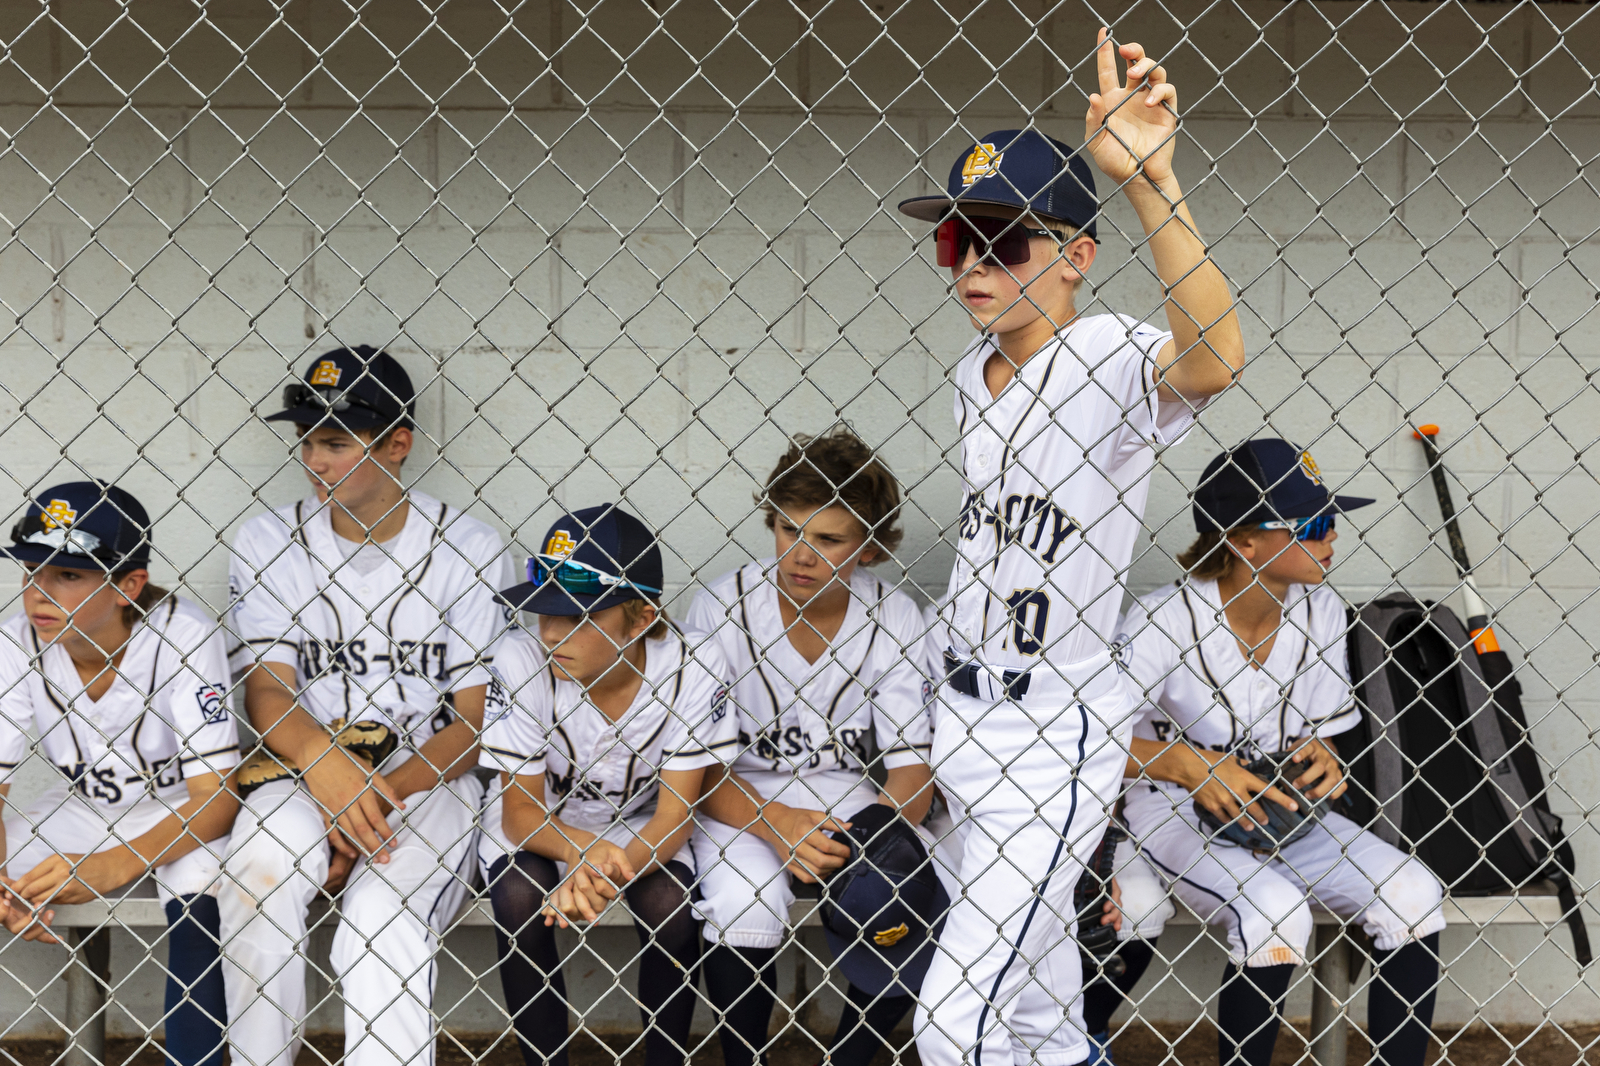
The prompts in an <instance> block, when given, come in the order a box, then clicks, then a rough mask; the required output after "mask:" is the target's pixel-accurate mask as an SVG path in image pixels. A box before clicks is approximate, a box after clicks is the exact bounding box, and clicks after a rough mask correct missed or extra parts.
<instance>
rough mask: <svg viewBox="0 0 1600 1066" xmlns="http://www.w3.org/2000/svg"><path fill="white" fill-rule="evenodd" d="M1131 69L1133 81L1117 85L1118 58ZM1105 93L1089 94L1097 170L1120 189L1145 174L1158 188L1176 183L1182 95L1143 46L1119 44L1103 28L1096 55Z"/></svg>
mask: <svg viewBox="0 0 1600 1066" xmlns="http://www.w3.org/2000/svg"><path fill="white" fill-rule="evenodd" d="M1119 53H1120V54H1121V55H1122V58H1123V59H1124V60H1126V61H1127V64H1128V81H1127V84H1126V85H1122V84H1120V83H1119V82H1118V80H1117V55H1118V54H1119ZM1095 62H1096V66H1097V67H1098V69H1099V74H1100V91H1099V92H1097V93H1090V94H1089V113H1088V114H1087V115H1086V116H1085V117H1084V131H1083V138H1084V141H1085V143H1087V144H1088V146H1089V151H1090V152H1091V154H1093V156H1094V162H1095V165H1096V166H1098V167H1099V168H1100V170H1101V171H1102V172H1103V173H1104V174H1105V175H1106V177H1108V178H1110V179H1112V180H1113V181H1115V182H1116V183H1117V184H1119V185H1121V184H1125V183H1126V182H1127V181H1128V180H1129V179H1131V178H1133V177H1135V176H1136V175H1138V174H1139V173H1140V171H1141V170H1142V171H1143V173H1144V176H1145V178H1147V179H1148V180H1149V181H1150V182H1151V183H1152V184H1156V185H1160V184H1162V183H1163V182H1166V181H1169V180H1170V179H1171V178H1172V152H1173V149H1174V147H1176V144H1177V137H1176V135H1175V134H1176V131H1177V129H1178V114H1177V112H1178V90H1176V89H1174V88H1173V87H1172V85H1171V84H1170V83H1169V82H1168V81H1167V72H1166V71H1165V70H1164V69H1163V68H1161V67H1159V66H1157V65H1156V61H1155V60H1153V59H1151V58H1149V57H1148V56H1146V55H1145V54H1144V47H1143V46H1142V45H1139V44H1131V43H1130V44H1124V45H1113V44H1112V43H1111V31H1110V30H1109V29H1106V28H1105V27H1103V26H1102V27H1101V29H1100V44H1099V48H1098V49H1097V51H1096V52H1095Z"/></svg>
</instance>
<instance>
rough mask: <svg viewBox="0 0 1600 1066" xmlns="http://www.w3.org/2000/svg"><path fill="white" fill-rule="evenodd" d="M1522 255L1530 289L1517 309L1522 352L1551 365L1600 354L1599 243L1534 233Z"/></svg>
mask: <svg viewBox="0 0 1600 1066" xmlns="http://www.w3.org/2000/svg"><path fill="white" fill-rule="evenodd" d="M1521 255H1522V262H1521V267H1520V272H1519V281H1520V282H1521V288H1522V291H1523V292H1524V293H1525V294H1526V295H1524V296H1523V304H1522V306H1521V308H1520V309H1519V311H1518V314H1517V350H1518V352H1519V354H1521V355H1523V356H1525V357H1527V358H1529V359H1539V360H1540V361H1541V362H1546V361H1548V362H1549V363H1550V364H1551V365H1560V364H1563V363H1567V362H1569V361H1574V360H1581V359H1584V358H1586V357H1591V356H1594V355H1596V354H1600V344H1597V343H1596V341H1595V336H1596V331H1595V329H1594V323H1595V305H1596V300H1597V299H1600V297H1597V295H1596V294H1597V293H1600V249H1597V248H1595V247H1593V246H1591V245H1588V244H1580V245H1577V246H1575V247H1569V246H1568V245H1566V244H1565V243H1564V242H1557V241H1550V240H1532V239H1530V240H1527V241H1524V242H1523V244H1522V248H1521ZM1575 365H1581V364H1575Z"/></svg>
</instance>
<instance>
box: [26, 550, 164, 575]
mask: <svg viewBox="0 0 1600 1066" xmlns="http://www.w3.org/2000/svg"><path fill="white" fill-rule="evenodd" d="M0 555H9V556H10V557H11V558H13V559H15V560H16V561H17V562H19V563H35V564H38V565H41V566H59V567H63V568H65V569H67V570H95V571H98V572H100V573H102V574H104V573H108V572H109V573H120V572H122V571H123V570H144V569H147V568H148V567H149V565H150V562H149V560H148V559H142V560H141V559H123V560H120V561H118V562H105V561H103V560H100V559H96V558H94V557H93V556H88V555H74V554H72V553H71V552H64V551H61V550H60V549H58V548H47V547H45V546H44V545H43V544H11V545H6V546H0Z"/></svg>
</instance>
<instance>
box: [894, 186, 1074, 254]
mask: <svg viewBox="0 0 1600 1066" xmlns="http://www.w3.org/2000/svg"><path fill="white" fill-rule="evenodd" d="M957 205H959V206H961V207H1005V208H1009V209H1010V210H1012V211H1016V210H1018V209H1019V208H1018V205H1017V204H1016V203H1014V202H1011V201H1007V200H980V199H977V198H975V197H974V198H973V199H970V200H969V199H967V198H966V197H962V198H961V199H960V200H952V199H950V197H948V196H913V197H912V198H911V199H909V200H901V201H900V203H899V205H898V206H899V208H900V213H901V214H905V215H910V216H911V217H912V218H915V219H919V220H921V221H923V222H943V221H944V220H945V219H946V218H948V217H949V215H950V211H951V209H952V208H953V207H956V206H957ZM1033 216H1034V217H1035V218H1040V219H1044V220H1046V221H1049V222H1065V223H1066V224H1067V225H1069V226H1072V227H1073V228H1075V229H1078V230H1084V226H1083V224H1082V223H1079V222H1074V221H1072V219H1070V218H1060V217H1058V216H1056V215H1046V214H1041V213H1040V212H1038V211H1034V212H1033ZM1081 235H1082V236H1085V237H1094V242H1095V243H1096V244H1099V243H1100V238H1099V237H1097V236H1095V234H1093V233H1090V232H1088V231H1087V230H1084V232H1083V233H1082V234H1081Z"/></svg>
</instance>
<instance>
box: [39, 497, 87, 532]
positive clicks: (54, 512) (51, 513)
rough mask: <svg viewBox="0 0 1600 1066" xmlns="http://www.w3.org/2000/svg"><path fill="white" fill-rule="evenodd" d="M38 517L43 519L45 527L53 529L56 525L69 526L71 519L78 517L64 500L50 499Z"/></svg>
mask: <svg viewBox="0 0 1600 1066" xmlns="http://www.w3.org/2000/svg"><path fill="white" fill-rule="evenodd" d="M39 517H40V518H42V519H44V525H45V528H46V529H55V528H56V527H57V526H70V525H71V524H72V520H73V519H75V518H77V517H78V512H77V511H74V510H73V509H72V505H71V504H69V503H68V502H67V501H66V500H51V501H50V506H49V507H46V508H45V509H44V511H43V513H42V514H40V515H39Z"/></svg>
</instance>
